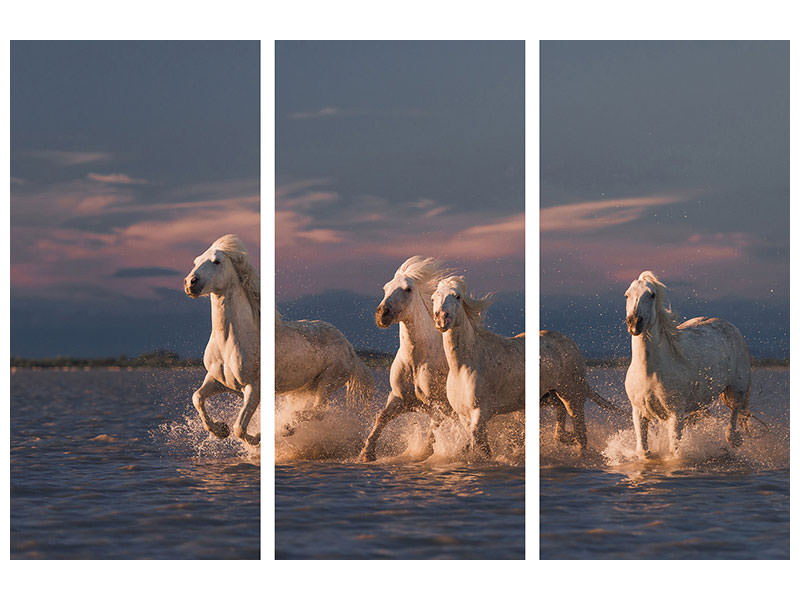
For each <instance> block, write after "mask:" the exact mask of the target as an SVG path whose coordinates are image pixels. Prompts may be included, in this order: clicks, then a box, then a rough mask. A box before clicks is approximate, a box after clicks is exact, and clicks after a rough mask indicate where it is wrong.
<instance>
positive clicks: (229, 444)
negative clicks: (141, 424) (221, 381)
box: [149, 394, 261, 464]
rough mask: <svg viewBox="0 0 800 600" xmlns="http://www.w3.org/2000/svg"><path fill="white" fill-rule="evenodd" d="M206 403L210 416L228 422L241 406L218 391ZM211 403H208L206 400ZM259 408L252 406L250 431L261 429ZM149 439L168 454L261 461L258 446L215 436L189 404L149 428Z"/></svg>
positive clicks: (237, 400)
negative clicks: (175, 416)
mask: <svg viewBox="0 0 800 600" xmlns="http://www.w3.org/2000/svg"><path fill="white" fill-rule="evenodd" d="M213 400H214V401H213V405H212V406H211V407H210V410H211V413H212V415H213V416H214V419H216V420H221V421H224V422H225V423H228V424H229V425H232V424H233V423H234V421H235V420H236V417H237V416H238V414H239V410H240V409H241V399H239V398H238V397H237V396H233V395H229V394H226V395H220V396H217V397H215V398H214V399H213ZM209 404H211V403H209ZM260 423H261V410H260V408H259V409H256V412H255V414H254V415H253V418H252V419H251V421H250V426H249V427H248V431H249V432H250V433H252V434H255V433H258V432H259V431H260V430H261V427H260ZM149 433H150V438H151V439H152V441H153V443H154V444H155V445H156V446H157V447H160V448H163V449H164V450H165V451H166V452H167V453H168V454H171V455H179V456H185V457H190V458H198V459H206V460H208V459H213V460H222V459H230V458H240V459H242V460H243V461H246V462H250V463H253V464H259V463H260V462H261V448H260V447H258V446H256V447H253V446H250V445H249V444H247V443H245V442H243V441H241V440H239V439H238V438H235V437H233V436H229V437H227V438H225V439H219V438H217V437H215V436H214V435H212V434H211V433H209V432H208V431H206V430H205V429H204V428H203V423H202V421H201V420H200V417H199V416H198V414H197V412H196V411H195V410H194V408H193V407H192V406H191V405H189V406H188V407H187V408H186V410H185V412H184V413H183V414H182V415H181V416H180V417H179V418H178V419H175V420H172V421H169V422H166V423H161V424H160V425H158V427H157V428H156V429H154V430H151V431H150V432H149Z"/></svg>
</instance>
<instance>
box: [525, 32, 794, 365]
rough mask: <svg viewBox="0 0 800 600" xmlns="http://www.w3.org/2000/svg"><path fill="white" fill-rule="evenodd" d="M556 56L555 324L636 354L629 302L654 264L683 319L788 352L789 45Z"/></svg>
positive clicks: (550, 225)
mask: <svg viewBox="0 0 800 600" xmlns="http://www.w3.org/2000/svg"><path fill="white" fill-rule="evenodd" d="M540 49H541V54H540V62H541V67H540V69H541V71H540V74H541V80H540V89H541V107H540V110H541V114H540V119H541V120H540V122H541V131H540V133H541V199H540V203H541V204H540V205H541V211H540V219H541V221H540V228H541V237H540V244H541V246H540V253H541V254H540V256H541V281H540V286H541V287H540V292H541V303H542V305H541V315H542V327H545V328H547V327H551V328H558V327H561V328H568V329H571V333H572V335H575V336H579V337H581V338H582V339H583V340H584V342H585V344H586V346H588V347H590V349H591V351H589V354H590V355H597V354H604V353H606V352H604V351H603V348H602V344H603V339H604V338H605V339H607V340H608V339H611V340H613V347H612V349H611V350H610V352H611V353H619V352H625V351H629V349H627V346H626V345H627V344H628V342H627V340H626V339H625V335H624V329H623V328H622V327H621V325H620V324H621V323H622V319H623V318H624V302H623V299H622V298H623V293H624V292H625V289H626V288H627V286H628V284H629V283H630V282H631V281H632V280H633V279H635V278H636V277H637V276H638V274H639V273H640V272H641V271H643V270H645V269H650V270H652V271H654V272H655V273H656V274H657V275H658V276H659V277H660V278H661V279H662V281H664V282H665V283H666V284H667V286H668V288H669V290H668V293H669V296H670V300H671V301H672V304H673V307H674V308H675V309H676V310H678V312H680V313H681V314H682V315H683V316H685V317H691V316H695V314H693V313H692V311H694V310H703V311H704V313H705V314H707V316H724V317H725V318H728V319H729V320H731V321H733V322H734V324H736V325H737V326H739V328H740V329H742V331H743V333H745V337H746V338H747V339H748V344H749V345H750V346H751V350H753V349H754V348H755V349H756V350H757V351H756V352H754V354H769V353H771V352H774V353H778V354H780V353H782V352H784V351H788V296H789V44H788V42H542V43H541V46H540ZM721 313H722V314H721ZM557 326H558V327H557ZM623 342H624V343H623ZM580 345H581V344H580V343H579V346H580ZM767 346H771V347H772V348H773V349H772V350H770V349H769V348H767Z"/></svg>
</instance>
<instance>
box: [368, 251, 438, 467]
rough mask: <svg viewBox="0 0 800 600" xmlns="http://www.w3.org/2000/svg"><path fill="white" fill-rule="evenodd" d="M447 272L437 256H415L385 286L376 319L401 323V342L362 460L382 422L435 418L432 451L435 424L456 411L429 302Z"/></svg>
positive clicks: (382, 322)
mask: <svg viewBox="0 0 800 600" xmlns="http://www.w3.org/2000/svg"><path fill="white" fill-rule="evenodd" d="M445 275H446V273H445V271H444V270H443V269H442V266H441V264H440V263H439V261H437V260H436V259H434V258H423V257H421V256H412V257H411V258H409V259H408V260H406V261H405V262H404V263H403V264H402V265H400V268H398V269H397V271H396V272H395V274H394V277H393V278H392V279H391V281H388V282H387V283H386V285H384V286H383V290H384V297H383V300H382V301H381V303H380V304H379V305H378V308H377V309H376V311H375V322H376V323H377V324H378V326H379V327H389V326H390V325H391V324H392V323H399V329H400V348H399V349H398V350H397V354H396V355H395V357H394V360H393V361H392V368H391V371H390V373H389V383H390V385H391V391H390V392H389V398H388V399H387V401H386V405H385V407H384V408H383V410H382V411H381V412H380V414H379V415H378V418H377V419H376V420H375V425H374V427H373V429H372V432H371V433H370V434H369V437H368V438H367V440H366V442H365V444H364V449H363V450H362V451H361V459H362V460H365V461H371V460H375V443H376V442H377V440H378V438H379V436H380V434H381V432H382V431H383V429H384V427H386V425H387V424H388V423H389V422H390V421H391V420H392V419H394V418H395V417H398V416H399V415H401V414H404V413H407V412H411V411H416V412H421V413H424V414H427V415H428V416H429V417H430V419H431V425H430V429H429V431H428V446H427V449H426V452H427V454H428V455H430V454H431V453H432V452H433V441H434V437H433V431H434V429H435V428H436V427H437V426H438V425H439V423H441V421H442V419H443V418H444V417H445V416H449V415H452V410H451V408H450V404H449V403H448V402H447V390H446V381H447V371H448V367H447V359H446V358H445V355H444V348H443V347H442V335H441V333H439V332H438V331H437V330H436V328H435V327H434V325H433V316H432V314H433V309H432V307H431V294H432V293H433V290H434V289H436V283H437V282H438V281H439V279H441V278H442V277H443V276H445Z"/></svg>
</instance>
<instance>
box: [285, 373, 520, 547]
mask: <svg viewBox="0 0 800 600" xmlns="http://www.w3.org/2000/svg"><path fill="white" fill-rule="evenodd" d="M374 375H375V381H376V396H375V402H374V403H373V405H371V406H370V407H368V408H367V409H366V410H364V411H363V412H358V413H356V412H354V411H350V410H347V409H345V408H343V407H342V404H341V399H334V401H333V402H332V404H331V407H330V409H329V410H328V411H327V412H326V413H325V415H324V416H323V417H322V418H321V419H319V420H314V421H310V422H306V423H301V424H298V425H296V426H295V433H294V435H292V436H288V437H284V436H283V435H280V434H279V435H276V438H275V455H276V463H277V464H276V467H275V556H276V558H278V559H322V558H332V559H380V558H387V559H429V558H455V559H522V558H524V557H525V469H524V464H525V455H524V434H523V432H524V415H523V414H522V413H518V414H513V415H503V416H499V417H496V418H495V419H493V420H492V421H491V422H490V424H489V442H490V445H491V446H492V450H493V456H494V459H493V460H491V461H489V462H483V463H479V462H474V461H473V462H470V461H469V460H468V457H466V455H465V453H464V449H465V445H466V441H467V440H466V436H465V435H464V434H463V432H462V431H461V429H460V427H459V426H458V425H457V424H456V423H455V422H454V421H451V420H445V422H444V423H443V424H442V425H441V426H440V427H439V429H438V430H437V431H436V432H435V435H436V442H435V444H434V454H433V455H432V456H431V457H429V458H427V459H424V448H425V441H426V437H427V436H426V434H427V425H428V419H427V417H423V416H419V415H413V414H410V415H405V416H402V417H399V418H398V419H396V421H394V422H393V423H392V424H390V425H389V426H388V427H387V428H386V429H385V430H384V432H383V434H382V436H381V438H380V441H379V443H378V445H377V456H378V460H377V461H376V462H374V463H370V464H362V463H359V462H357V455H358V452H359V451H360V450H361V445H362V444H363V442H364V439H365V438H366V436H367V434H368V432H369V429H370V427H371V425H372V423H373V421H374V419H375V417H376V416H377V413H378V411H379V410H380V408H381V407H382V405H383V403H384V402H385V399H386V395H387V393H388V371H387V370H385V369H384V370H377V371H375V372H374ZM292 410H293V408H292V407H290V406H289V405H288V404H287V403H285V402H283V403H281V402H279V405H278V408H277V410H276V430H277V431H279V432H280V431H281V426H282V425H283V424H284V423H286V422H288V421H290V420H291V414H292Z"/></svg>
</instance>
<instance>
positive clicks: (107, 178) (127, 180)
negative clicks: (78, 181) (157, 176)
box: [86, 173, 147, 185]
mask: <svg viewBox="0 0 800 600" xmlns="http://www.w3.org/2000/svg"><path fill="white" fill-rule="evenodd" d="M86 178H87V179H90V180H92V181H99V182H100V183H118V184H123V185H134V184H142V183H147V181H145V180H144V179H134V178H133V177H131V176H130V175H125V174H124V173H109V174H108V175H102V174H100V173H89V174H88V175H87V176H86Z"/></svg>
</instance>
